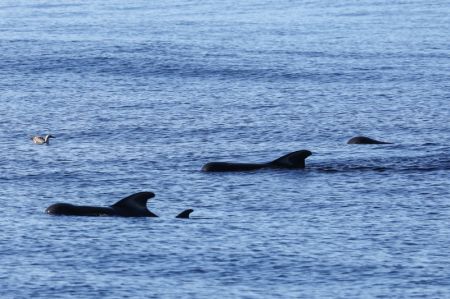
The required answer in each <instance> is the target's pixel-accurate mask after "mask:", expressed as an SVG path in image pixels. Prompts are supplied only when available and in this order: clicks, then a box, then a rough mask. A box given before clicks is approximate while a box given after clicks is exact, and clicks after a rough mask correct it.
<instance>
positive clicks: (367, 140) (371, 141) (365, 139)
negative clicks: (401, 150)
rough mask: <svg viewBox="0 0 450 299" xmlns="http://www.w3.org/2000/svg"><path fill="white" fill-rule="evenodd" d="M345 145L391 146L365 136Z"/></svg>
mask: <svg viewBox="0 0 450 299" xmlns="http://www.w3.org/2000/svg"><path fill="white" fill-rule="evenodd" d="M347 144H392V143H391V142H385V141H379V140H375V139H372V138H369V137H365V136H356V137H353V138H351V139H350V140H349V141H347Z"/></svg>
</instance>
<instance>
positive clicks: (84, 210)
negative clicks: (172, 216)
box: [45, 192, 194, 218]
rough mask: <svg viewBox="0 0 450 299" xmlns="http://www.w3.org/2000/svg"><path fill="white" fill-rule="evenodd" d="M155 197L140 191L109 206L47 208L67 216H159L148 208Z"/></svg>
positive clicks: (48, 212)
mask: <svg viewBox="0 0 450 299" xmlns="http://www.w3.org/2000/svg"><path fill="white" fill-rule="evenodd" d="M153 197H155V194H154V193H153V192H139V193H135V194H132V195H130V196H127V197H125V198H123V199H121V200H119V201H118V202H116V203H115V204H113V205H111V206H108V207H96V206H78V205H73V204H69V203H55V204H53V205H51V206H49V207H48V208H47V209H45V212H46V213H47V214H51V215H66V216H121V217H158V215H156V214H154V213H152V212H151V211H149V210H148V209H147V201H148V200H149V199H150V198H153ZM193 211H194V210H192V209H188V210H184V211H183V212H181V213H180V214H178V215H177V216H176V218H189V214H190V213H192V212H193Z"/></svg>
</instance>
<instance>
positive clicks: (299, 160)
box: [269, 150, 312, 168]
mask: <svg viewBox="0 0 450 299" xmlns="http://www.w3.org/2000/svg"><path fill="white" fill-rule="evenodd" d="M311 155H312V153H311V152H310V151H308V150H299V151H295V152H292V153H289V154H287V155H284V156H282V157H280V158H278V159H276V160H274V161H272V162H270V163H269V164H270V165H271V166H275V167H283V168H305V159H306V158H308V157H309V156H311Z"/></svg>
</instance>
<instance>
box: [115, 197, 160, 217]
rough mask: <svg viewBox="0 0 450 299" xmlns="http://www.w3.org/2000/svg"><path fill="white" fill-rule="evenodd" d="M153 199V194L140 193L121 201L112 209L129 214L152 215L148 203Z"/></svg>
mask: <svg viewBox="0 0 450 299" xmlns="http://www.w3.org/2000/svg"><path fill="white" fill-rule="evenodd" d="M152 197H155V193H153V192H138V193H135V194H132V195H130V196H127V197H125V198H123V199H121V200H119V201H118V202H116V203H115V204H113V205H112V206H111V207H112V208H115V209H118V210H122V211H124V212H125V213H127V214H147V213H151V212H150V211H149V210H148V209H147V201H148V200H149V199H150V198H152ZM152 214H153V213H152ZM155 216H156V215H155Z"/></svg>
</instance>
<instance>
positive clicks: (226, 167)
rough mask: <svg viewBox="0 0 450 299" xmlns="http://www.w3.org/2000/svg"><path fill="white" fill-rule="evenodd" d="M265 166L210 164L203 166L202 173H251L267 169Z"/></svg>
mask: <svg viewBox="0 0 450 299" xmlns="http://www.w3.org/2000/svg"><path fill="white" fill-rule="evenodd" d="M265 166H266V165H265V164H252V163H231V162H209V163H206V164H205V165H203V167H202V171H249V170H257V169H261V168H263V167H265Z"/></svg>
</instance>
